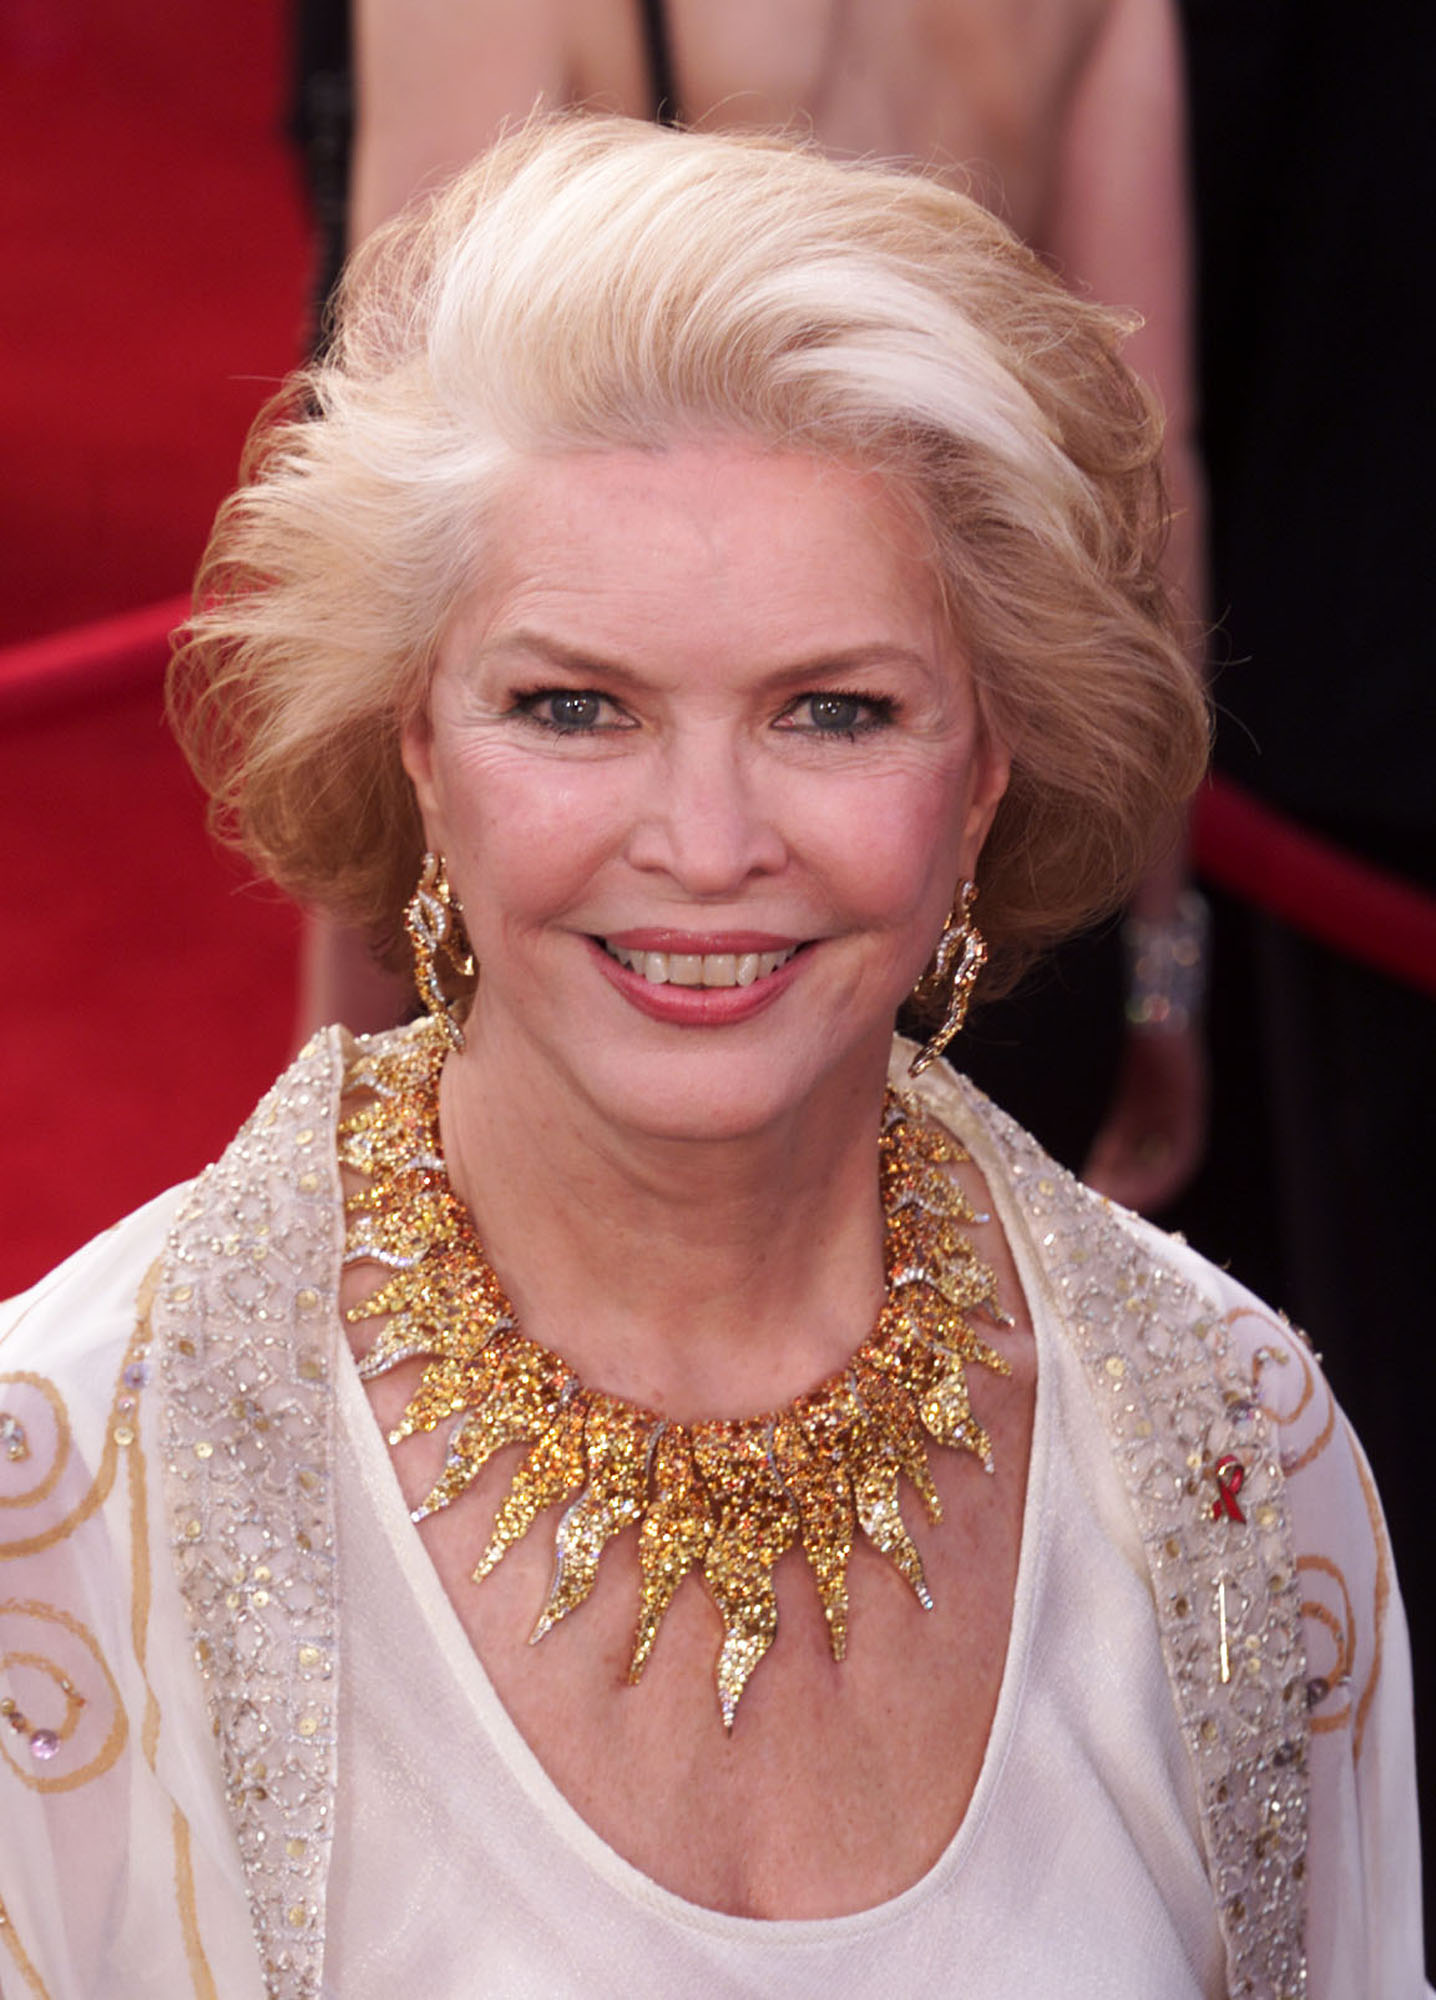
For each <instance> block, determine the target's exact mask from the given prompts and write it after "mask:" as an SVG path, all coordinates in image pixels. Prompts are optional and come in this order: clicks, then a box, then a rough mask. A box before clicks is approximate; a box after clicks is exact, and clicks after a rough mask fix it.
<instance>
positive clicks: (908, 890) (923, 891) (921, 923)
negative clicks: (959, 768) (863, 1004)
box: [829, 769, 965, 942]
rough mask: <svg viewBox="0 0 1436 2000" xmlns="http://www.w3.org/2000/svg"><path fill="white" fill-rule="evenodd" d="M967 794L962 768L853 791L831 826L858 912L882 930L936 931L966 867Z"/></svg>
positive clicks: (836, 859)
mask: <svg viewBox="0 0 1436 2000" xmlns="http://www.w3.org/2000/svg"><path fill="white" fill-rule="evenodd" d="M964 798H965V794H964V791H963V788H962V785H961V776H960V774H954V773H952V772H950V771H947V770H942V769H933V770H930V771H923V772H920V773H914V774H911V775H910V776H907V777H905V778H903V779H901V780H893V781H890V782H888V783H876V784H870V785H867V786H864V787H860V788H858V789H857V790H856V792H855V794H854V795H853V796H852V797H851V798H850V799H848V800H847V801H846V802H845V809H844V810H843V811H842V812H841V815H840V817H838V818H836V819H835V820H834V821H833V822H832V824H831V825H830V829H829V832H830V838H831V840H832V850H831V853H832V862H833V865H834V867H835V869H836V870H838V871H840V873H841V876H842V880H843V886H844V891H845V893H846V895H847V896H848V897H849V898H850V899H851V903H852V906H853V911H854V914H861V915H862V916H864V917H865V918H866V919H867V920H868V923H869V924H870V926H871V927H872V928H875V929H879V930H893V931H906V930H907V929H909V928H910V927H912V926H913V925H917V926H918V927H920V928H923V929H926V928H927V927H929V926H931V927H932V928H933V930H934V935H935V934H936V927H938V926H940V925H941V922H942V919H943V917H944V916H945V915H946V913H947V910H948V908H949V907H950V906H951V903H952V898H953V892H954V890H955V888H956V886H957V881H958V877H959V874H960V870H961V847H962V822H963V817H964V815H963V804H964ZM929 942H930V940H929Z"/></svg>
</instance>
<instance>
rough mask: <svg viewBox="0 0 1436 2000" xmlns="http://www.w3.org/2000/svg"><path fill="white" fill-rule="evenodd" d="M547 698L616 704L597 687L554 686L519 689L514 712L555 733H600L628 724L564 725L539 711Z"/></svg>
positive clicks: (594, 723)
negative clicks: (571, 726) (569, 726)
mask: <svg viewBox="0 0 1436 2000" xmlns="http://www.w3.org/2000/svg"><path fill="white" fill-rule="evenodd" d="M547 701H595V702H598V703H599V704H600V705H601V706H602V705H607V706H608V707H610V708H612V707H616V706H617V704H616V703H614V702H613V701H612V700H611V698H610V697H609V696H608V695H606V694H600V693H599V692H598V690H597V688H566V687H565V688H555V687H541V688H528V689H522V690H516V691H515V693H514V695H513V697H512V707H513V712H514V713H515V714H516V715H520V716H522V717H523V719H524V720H525V721H526V722H532V723H533V724H534V725H535V726H536V727H537V728H539V729H546V730H548V732H549V733H550V735H552V736H598V735H600V734H602V733H603V731H604V730H606V729H613V728H615V727H618V728H628V727H630V726H631V725H630V724H628V723H620V724H617V725H615V724H614V723H600V722H592V723H580V724H579V725H578V726H577V727H574V728H565V727H564V726H563V724H562V723H558V722H555V721H553V720H552V718H550V717H547V716H544V715H541V714H540V713H539V710H540V709H541V708H542V707H543V704H544V703H545V702H547Z"/></svg>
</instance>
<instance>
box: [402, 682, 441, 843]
mask: <svg viewBox="0 0 1436 2000" xmlns="http://www.w3.org/2000/svg"><path fill="white" fill-rule="evenodd" d="M399 755H400V758H401V759H402V760H403V765H404V769H405V771H407V773H408V774H409V782H410V784H411V785H412V786H413V787H414V797H415V798H416V799H417V800H418V803H419V812H420V815H421V817H422V818H423V821H424V838H425V840H426V841H427V842H428V844H429V846H430V847H432V848H434V849H436V850H437V851H438V852H439V853H442V852H443V841H442V838H441V836H440V833H439V823H440V821H441V819H442V817H443V815H442V814H441V812H440V810H439V799H438V787H437V784H436V782H435V776H434V728H433V724H432V723H431V721H430V720H429V712H428V710H427V708H424V709H420V710H419V711H418V713H417V714H416V715H414V716H412V717H411V718H410V719H409V721H408V722H406V723H405V724H404V727H403V729H402V730H401V731H400V732H399Z"/></svg>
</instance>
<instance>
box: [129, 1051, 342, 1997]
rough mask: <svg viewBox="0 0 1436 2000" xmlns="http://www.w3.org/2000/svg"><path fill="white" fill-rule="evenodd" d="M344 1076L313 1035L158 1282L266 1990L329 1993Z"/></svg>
mask: <svg viewBox="0 0 1436 2000" xmlns="http://www.w3.org/2000/svg"><path fill="white" fill-rule="evenodd" d="M339 1076H340V1066H339V1063H338V1061H337V1059H336V1057H335V1054H334V1051H333V1045H332V1042H330V1041H329V1040H328V1039H325V1040H322V1041H319V1040H316V1041H314V1042H311V1043H310V1044H309V1045H308V1047H307V1048H306V1049H305V1050H304V1052H303V1054H302V1055H301V1056H300V1058H299V1060H298V1061H297V1062H296V1063H295V1064H294V1066H293V1067H292V1068H291V1069H290V1070H289V1071H288V1072H287V1074H286V1075H284V1076H283V1077H281V1078H280V1080H279V1082H278V1083H277V1084H276V1085H275V1086H274V1088H273V1089H272V1090H271V1091H270V1092H269V1094H268V1095H267V1096H266V1097H265V1098H264V1099H263V1100H262V1101H261V1103H260V1105H259V1107H258V1109H257V1110H256V1111H255V1113H254V1115H253V1116H252V1117H251V1118H250V1119H249V1121H248V1123H247V1124H246V1125H245V1126H244V1128H243V1129H242V1131H241V1132H240V1134H239V1136H238V1137H237V1138H236V1139H235V1141H234V1143H233V1144H232V1145H231V1146H230V1148H229V1150H228V1151H227V1152H226V1153H225V1155H224V1157H223V1159H222V1160H220V1162H219V1163H218V1165H217V1166H213V1167H211V1168H210V1169H209V1170H208V1171H207V1172H206V1173H205V1174H204V1175H203V1176H202V1177H201V1179H200V1180H199V1181H198V1182H197V1183H196V1184H195V1187H194V1188H193V1190H192V1191H191V1192H190V1194H189V1195H188V1196H187V1197H186V1198H185V1200H184V1203H183V1205H182V1206H181V1208H180V1209H179V1211H178V1214H177V1216H176V1220H175V1226H174V1229H173V1231H172V1234H171V1238H170V1243H169V1247H168V1249H167V1252H166V1256H165V1263H164V1271H163V1275H162V1278H161V1281H160V1286H159V1290H158V1293H157V1296H156V1301H155V1325H156V1330H157V1333H158V1334H159V1341H160V1358H161V1367H162V1382H163V1397H164V1407H163V1428H162V1434H161V1445H162V1450H163V1455H164V1462H165V1496H166V1503H167V1509H168V1515H169V1525H170V1538H171V1543H172V1546H173V1549H174V1561H175V1568H176V1571H177V1574H178V1577H179V1584H180V1590H181V1593H182V1595H183V1597H184V1599H185V1606H186V1610H187V1612H188V1615H189V1621H190V1627H191V1630H192V1632H193V1634H194V1652H195V1658H196V1661H197V1662H198V1664H199V1668H200V1671H201V1673H202V1674H203V1676H204V1679H205V1682H206V1695H207V1698H208V1702H209V1709H210V1715H211V1719H212V1721H213V1725H214V1732H215V1736H216V1738H217V1740H218V1744H219V1751H220V1758H221V1763H222V1766H223V1771H224V1781H225V1789H226V1793H227V1796H228V1801H229V1811H230V1817H231V1819H232V1821H233V1824H234V1829H235V1834H236V1837H237V1840H238V1844H239V1852H240V1856H241V1859H242V1861H243V1864H244V1869H245V1876H246V1880H247V1883H248V1886H249V1899H250V1909H251V1914H252V1916H253V1920H254V1927H255V1934H256V1937H257V1939H258V1943H259V1949H260V1957H261V1962H262V1964H263V1968H264V1977H265V1982H266V1986H267V1988H268V1991H269V1993H270V1995H271V1997H272V2000H318V1995H319V1993H320V1978H321V1967H322V1961H323V1953H324V1892H325V1882H326V1877H327V1873H328V1866H329V1845H330V1839H331V1835H332V1831H333V1797H334V1784H335V1736H336V1721H337V1695H338V1690H337V1672H338V1620H337V1610H336V1604H335V1591H334V1583H335V1566H334V1522H333V1503H332V1496H331V1487H330V1466H331V1432H332V1428H333V1393H332V1382H333V1361H334V1334H335V1328H336V1326H337V1323H338V1296H337V1291H338V1284H337V1281H338V1266H339V1240H338V1239H339V1227H340V1216H339V1204H338V1177H337V1170H336V1167H335V1162H334V1143H333V1133H334V1117H335V1102H336V1099H337V1094H338V1084H339Z"/></svg>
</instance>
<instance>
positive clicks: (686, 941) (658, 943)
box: [588, 930, 806, 1028]
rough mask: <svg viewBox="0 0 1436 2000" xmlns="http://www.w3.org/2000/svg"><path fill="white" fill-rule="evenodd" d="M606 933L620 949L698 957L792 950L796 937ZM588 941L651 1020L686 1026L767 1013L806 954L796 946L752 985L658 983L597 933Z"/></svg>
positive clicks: (724, 1023) (611, 977) (605, 970)
mask: <svg viewBox="0 0 1436 2000" xmlns="http://www.w3.org/2000/svg"><path fill="white" fill-rule="evenodd" d="M607 935H608V942H609V943H610V944H614V945H617V946H618V948H619V949H620V950H621V951H638V952H643V951H661V952H669V953H691V954H693V955H695V956H699V957H703V956H706V955H707V954H709V953H715V954H717V953H726V952H732V953H734V954H735V955H738V954H742V953H745V952H774V951H792V950H793V948H794V944H795V940H794V939H792V938H784V937H775V936H773V935H772V934H771V933H769V932H766V931H711V932H710V931H701V932H700V931H670V930H633V931H615V932H610V933H608V934H607ZM588 945H589V950H590V951H591V952H592V954H593V956H594V959H595V961H596V963H597V965H598V968H599V970H600V971H601V972H602V974H603V976H604V978H605V979H607V981H608V982H609V984H610V985H611V986H614V987H616V988H617V990H618V991H619V992H620V993H621V994H622V995H623V997H624V999H625V1000H627V1001H628V1002H629V1003H630V1005H632V1006H634V1007H636V1008H637V1009H638V1011H639V1013H640V1014H646V1015H647V1016H648V1018H649V1019H650V1020H651V1021H663V1022H667V1023H669V1024H670V1025H672V1026H674V1027H685V1028H727V1027H734V1026H736V1025H737V1024H738V1023H739V1022H740V1021H748V1020H751V1019H752V1018H753V1016H754V1015H755V1014H761V1013H763V1012H764V1011H765V1009H767V1008H768V1007H771V1006H772V1004H773V1002H774V1001H775V1000H777V999H778V998H779V996H780V995H781V994H783V993H785V992H786V991H787V989H788V987H789V986H791V985H792V983H793V980H794V979H795V978H796V977H797V976H798V974H799V971H800V968H801V967H802V964H803V960H804V958H805V956H806V953H804V952H801V951H799V952H797V953H796V955H795V956H794V957H792V958H790V959H789V960H788V961H787V963H786V964H785V965H780V966H779V967H778V969H777V971H776V972H771V973H769V974H768V975H767V977H766V978H763V979H759V980H756V981H755V982H754V983H753V985H751V986H672V985H663V986H655V985H652V984H651V983H650V982H649V981H648V980H646V979H644V978H643V977H642V975H641V974H639V973H637V972H633V971H630V969H629V968H628V967H627V966H626V965H621V964H620V963H619V961H618V960H617V959H616V958H614V957H613V956H612V954H611V953H609V952H607V951H605V950H604V948H603V946H602V945H601V944H598V943H595V942H594V940H593V939H589V941H588Z"/></svg>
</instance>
